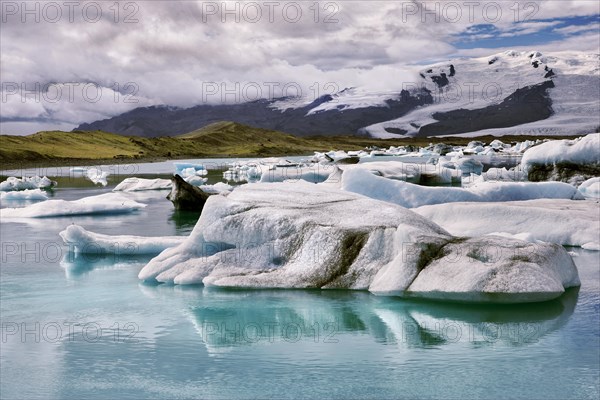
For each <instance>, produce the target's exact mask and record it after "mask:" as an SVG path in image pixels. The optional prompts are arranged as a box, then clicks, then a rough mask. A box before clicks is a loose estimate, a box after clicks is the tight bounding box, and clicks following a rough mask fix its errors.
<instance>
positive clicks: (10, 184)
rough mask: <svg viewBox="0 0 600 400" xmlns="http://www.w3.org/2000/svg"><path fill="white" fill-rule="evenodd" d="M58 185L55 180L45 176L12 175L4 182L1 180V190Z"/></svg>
mask: <svg viewBox="0 0 600 400" xmlns="http://www.w3.org/2000/svg"><path fill="white" fill-rule="evenodd" d="M56 185H57V183H56V182H55V181H53V180H51V179H48V178H46V177H45V176H44V177H39V176H30V177H27V176H24V177H22V178H16V177H14V176H10V177H8V178H7V179H6V180H5V181H4V182H0V192H12V191H18V190H32V189H50V188H53V187H54V186H56Z"/></svg>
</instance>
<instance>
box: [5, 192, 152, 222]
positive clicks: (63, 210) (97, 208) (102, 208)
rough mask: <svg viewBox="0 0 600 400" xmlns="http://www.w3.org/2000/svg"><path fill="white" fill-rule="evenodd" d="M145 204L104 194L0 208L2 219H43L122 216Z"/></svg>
mask: <svg viewBox="0 0 600 400" xmlns="http://www.w3.org/2000/svg"><path fill="white" fill-rule="evenodd" d="M144 207H146V205H145V204H142V203H138V202H137V201H133V200H129V199H128V198H126V197H123V196H122V195H120V194H118V193H105V194H101V195H97V196H90V197H84V198H82V199H79V200H73V201H68V200H47V201H44V202H42V203H37V204H32V205H29V206H27V207H22V208H2V209H0V217H2V218H44V217H62V216H71V215H94V214H123V213H129V212H133V211H137V210H140V209H142V208H144Z"/></svg>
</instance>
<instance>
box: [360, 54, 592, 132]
mask: <svg viewBox="0 0 600 400" xmlns="http://www.w3.org/2000/svg"><path fill="white" fill-rule="evenodd" d="M420 75H421V78H422V80H423V82H422V83H423V84H424V85H426V87H432V86H434V87H433V90H431V94H432V96H433V104H429V105H426V106H423V107H419V108H418V109H416V110H413V111H411V112H409V113H407V114H406V115H403V116H402V117H400V118H397V119H393V120H389V121H383V122H380V123H377V124H373V125H370V126H368V127H366V128H365V131H366V132H368V133H369V134H370V135H372V136H376V137H382V138H383V137H394V136H395V135H394V134H393V133H390V131H391V130H392V131H396V132H398V131H402V132H403V133H405V134H407V135H410V136H416V135H422V134H424V133H425V134H427V133H432V134H437V133H447V134H450V133H452V134H456V133H461V134H466V135H472V136H479V135H484V134H492V135H496V136H501V135H506V134H544V135H553V134H575V133H586V132H591V131H593V130H595V129H597V128H598V127H599V126H600V65H599V55H598V54H582V53H579V52H561V53H551V54H542V53H540V52H537V51H532V52H515V51H507V52H504V53H499V54H495V55H492V56H490V57H482V58H473V59H463V60H453V61H451V62H447V63H439V64H435V65H432V66H430V67H427V68H425V69H423V70H422V71H421V73H420ZM532 91H537V92H539V94H538V95H535V94H534V93H532ZM515 93H518V94H519V96H517V97H518V98H516V99H512V98H511V97H510V96H512V95H514V94H515ZM507 99H509V100H508V101H507ZM510 100H514V101H510ZM511 103H512V104H511ZM457 110H463V111H462V112H460V113H459V112H457ZM546 113H548V114H549V115H547V116H546ZM494 115H497V116H498V118H496V119H497V120H496V121H493V120H492V119H494V118H493V116H494ZM478 118H480V120H479V121H477V119H478ZM527 120H531V121H527ZM513 123H514V124H513ZM470 125H474V126H473V128H478V129H469V128H470ZM494 125H496V126H494ZM434 127H435V128H436V129H437V130H434V129H433V128H434ZM390 128H391V129H390ZM423 131H425V132H423ZM438 131H445V132H438Z"/></svg>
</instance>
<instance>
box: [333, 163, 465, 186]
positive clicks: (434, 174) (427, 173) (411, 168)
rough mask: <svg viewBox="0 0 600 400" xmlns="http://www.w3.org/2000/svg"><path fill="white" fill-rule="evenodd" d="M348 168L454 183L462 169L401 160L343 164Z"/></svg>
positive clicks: (387, 175) (383, 175) (417, 181)
mask: <svg viewBox="0 0 600 400" xmlns="http://www.w3.org/2000/svg"><path fill="white" fill-rule="evenodd" d="M340 168H342V169H343V170H344V171H346V170H348V171H349V170H354V169H360V170H366V171H369V172H371V173H372V174H374V175H378V176H382V177H384V178H389V179H395V180H401V181H408V182H413V183H425V182H430V183H452V182H460V179H461V175H462V173H461V171H459V170H456V169H453V168H447V167H446V166H444V165H441V164H423V163H420V164H419V163H405V162H400V161H377V162H370V163H365V164H357V165H343V166H341V167H340Z"/></svg>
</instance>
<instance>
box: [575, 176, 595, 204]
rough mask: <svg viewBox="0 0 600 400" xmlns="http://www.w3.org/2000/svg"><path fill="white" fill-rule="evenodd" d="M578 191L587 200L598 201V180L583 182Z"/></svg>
mask: <svg viewBox="0 0 600 400" xmlns="http://www.w3.org/2000/svg"><path fill="white" fill-rule="evenodd" d="M579 191H580V192H581V194H583V195H584V196H585V197H587V198H592V199H600V178H599V177H596V178H590V179H588V180H587V181H585V182H583V183H582V184H581V185H580V186H579Z"/></svg>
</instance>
